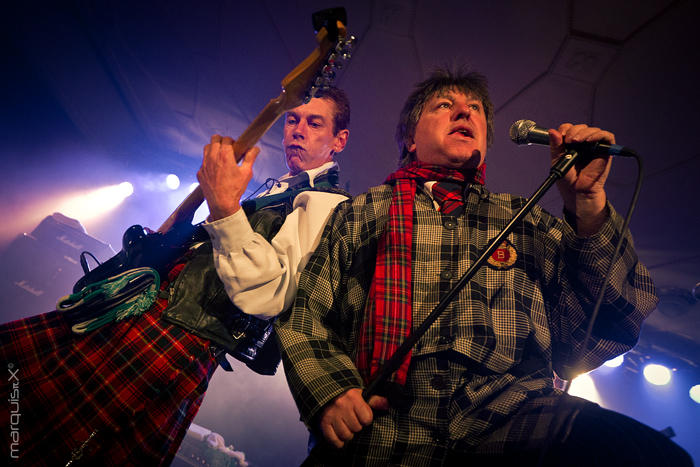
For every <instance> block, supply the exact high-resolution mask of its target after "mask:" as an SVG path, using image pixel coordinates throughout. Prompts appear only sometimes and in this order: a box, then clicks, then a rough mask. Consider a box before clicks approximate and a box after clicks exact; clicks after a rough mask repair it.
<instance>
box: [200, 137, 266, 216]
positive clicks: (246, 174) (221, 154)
mask: <svg viewBox="0 0 700 467" xmlns="http://www.w3.org/2000/svg"><path fill="white" fill-rule="evenodd" d="M233 143H234V141H233V139H232V138H230V137H229V136H224V137H222V136H219V135H214V136H212V137H211V142H210V143H209V144H207V145H206V146H204V159H203V160H202V167H200V169H199V171H198V172H197V180H198V181H199V184H200V186H201V187H202V192H203V193H204V198H205V199H206V200H207V205H208V206H209V213H210V214H209V219H208V220H209V221H215V220H217V219H223V218H224V217H228V216H230V215H232V214H233V213H235V212H236V211H238V210H239V209H240V208H241V197H242V196H243V193H244V192H245V190H246V188H247V187H248V183H249V182H250V179H251V178H252V177H253V163H254V162H255V158H256V157H257V156H258V153H259V152H260V149H258V148H257V147H254V148H252V149H250V150H249V151H247V152H246V153H245V154H244V155H243V157H242V159H241V163H240V165H239V164H238V163H237V162H236V158H235V156H234V153H233Z"/></svg>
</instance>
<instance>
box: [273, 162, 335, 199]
mask: <svg viewBox="0 0 700 467" xmlns="http://www.w3.org/2000/svg"><path fill="white" fill-rule="evenodd" d="M337 167H338V164H337V162H335V161H329V162H326V163H325V164H323V165H321V166H319V167H316V168H315V169H310V170H304V171H302V172H299V173H298V174H295V175H291V174H290V173H289V172H287V173H286V174H284V175H282V176H281V177H280V178H278V179H277V183H275V184H274V185H273V186H272V188H270V189H269V190H267V191H265V192H263V193H262V195H260V196H265V195H274V194H277V193H282V192H283V191H285V190H287V189H288V188H290V187H293V186H295V185H298V184H300V183H303V182H305V181H307V180H308V182H309V185H310V186H311V187H312V188H313V186H314V179H315V178H316V177H318V176H319V175H322V174H324V173H326V172H328V171H329V170H331V169H333V168H337Z"/></svg>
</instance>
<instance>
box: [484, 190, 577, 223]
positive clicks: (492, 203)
mask: <svg viewBox="0 0 700 467" xmlns="http://www.w3.org/2000/svg"><path fill="white" fill-rule="evenodd" d="M482 199H484V200H485V201H486V206H487V207H488V210H489V214H490V215H491V216H492V217H493V216H495V217H498V218H501V219H503V220H510V219H511V218H512V217H513V216H515V215H516V214H517V213H518V211H520V209H522V208H523V206H525V204H526V203H527V202H528V198H525V197H524V196H519V195H514V194H512V193H492V192H490V191H488V190H487V189H485V188H484V189H483V194H482ZM525 222H531V223H533V224H536V225H538V226H539V227H540V229H541V230H548V229H550V228H552V227H554V226H555V225H558V224H559V223H561V222H563V221H562V220H561V219H560V218H558V217H556V216H554V215H552V214H551V213H549V212H548V211H547V210H546V209H544V208H542V207H541V206H540V205H538V204H536V205H534V206H533V207H532V209H531V210H530V212H529V213H528V215H527V216H526V218H525Z"/></svg>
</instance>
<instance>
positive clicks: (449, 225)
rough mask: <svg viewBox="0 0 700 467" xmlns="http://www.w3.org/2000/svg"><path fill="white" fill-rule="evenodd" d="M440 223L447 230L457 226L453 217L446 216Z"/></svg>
mask: <svg viewBox="0 0 700 467" xmlns="http://www.w3.org/2000/svg"><path fill="white" fill-rule="evenodd" d="M442 225H443V226H444V227H445V228H446V229H447V230H454V229H456V228H457V220H456V219H455V218H454V217H446V218H445V220H444V221H443V222H442Z"/></svg>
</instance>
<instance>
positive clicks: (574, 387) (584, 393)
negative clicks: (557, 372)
mask: <svg viewBox="0 0 700 467" xmlns="http://www.w3.org/2000/svg"><path fill="white" fill-rule="evenodd" d="M569 394H571V395H572V396H578V397H583V398H584V399H587V400H589V401H591V402H595V403H600V395H599V394H598V389H597V388H596V387H595V382H594V381H593V378H591V375H589V374H588V373H584V374H582V375H579V376H577V377H576V378H574V379H573V381H571V387H570V388H569Z"/></svg>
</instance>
